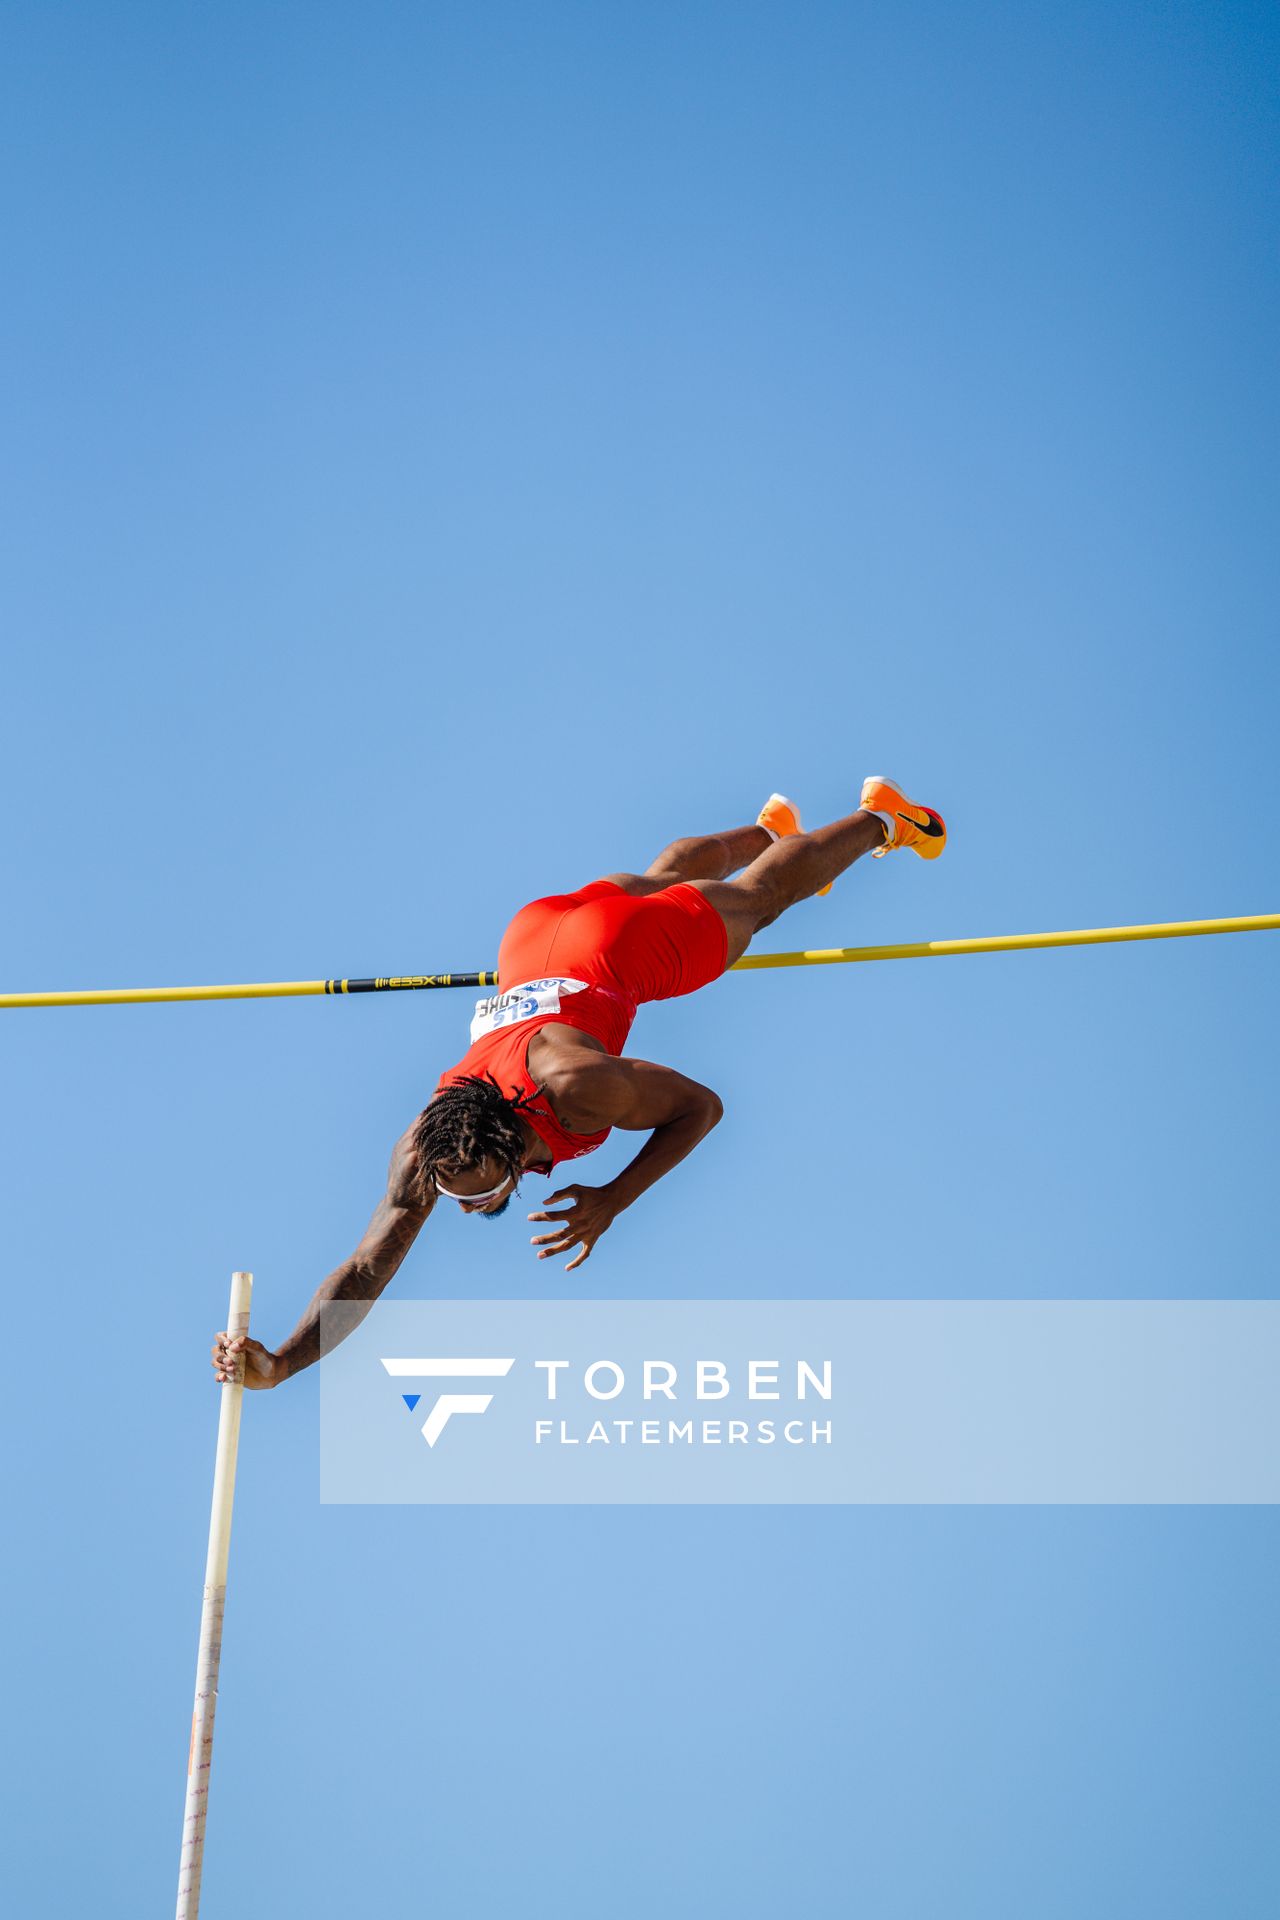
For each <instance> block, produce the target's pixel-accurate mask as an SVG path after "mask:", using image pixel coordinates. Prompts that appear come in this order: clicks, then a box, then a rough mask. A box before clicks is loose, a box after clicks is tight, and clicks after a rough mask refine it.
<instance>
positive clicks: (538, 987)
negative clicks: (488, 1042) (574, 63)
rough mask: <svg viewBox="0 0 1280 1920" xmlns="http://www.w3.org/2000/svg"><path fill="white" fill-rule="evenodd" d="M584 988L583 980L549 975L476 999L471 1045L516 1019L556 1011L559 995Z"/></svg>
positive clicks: (583, 989)
mask: <svg viewBox="0 0 1280 1920" xmlns="http://www.w3.org/2000/svg"><path fill="white" fill-rule="evenodd" d="M586 987H587V982H586V981H585V980H565V979H562V978H560V977H558V976H555V975H553V976H552V977H551V978H549V979H546V980H525V981H524V982H523V983H522V984H521V985H520V986H518V987H508V988H507V990H506V992H505V993H493V994H490V996H489V998H488V999H487V1000H477V1001H476V1010H475V1014H474V1016H473V1018H472V1021H471V1044H472V1046H474V1045H475V1043H476V1041H477V1040H483V1039H484V1037H485V1035H486V1034H487V1033H497V1031H498V1029H499V1028H500V1027H513V1026H515V1024H516V1022H517V1021H518V1020H532V1019H533V1018H534V1017H535V1016H536V1015H537V1014H541V1013H559V1011H560V1001H561V999H562V997H563V996H565V995H567V994H571V993H584V992H585V991H586Z"/></svg>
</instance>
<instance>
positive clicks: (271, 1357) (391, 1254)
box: [210, 1142, 435, 1387]
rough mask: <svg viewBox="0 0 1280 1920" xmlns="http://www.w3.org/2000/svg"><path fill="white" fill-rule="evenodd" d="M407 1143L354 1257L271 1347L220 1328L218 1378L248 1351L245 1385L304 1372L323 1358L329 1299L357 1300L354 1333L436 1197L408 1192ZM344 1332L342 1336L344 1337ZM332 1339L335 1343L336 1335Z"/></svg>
mask: <svg viewBox="0 0 1280 1920" xmlns="http://www.w3.org/2000/svg"><path fill="white" fill-rule="evenodd" d="M403 1145H404V1143H403V1142H401V1143H400V1144H399V1145H398V1146H397V1147H396V1151H395V1153H394V1155H393V1156H392V1160H391V1172H390V1175H389V1177H388V1181H387V1191H386V1193H385V1194H384V1195H383V1197H382V1199H381V1200H380V1201H379V1203H378V1206H377V1209H376V1211H375V1213H374V1216H373V1218H372V1220H371V1221H370V1222H369V1224H368V1226H367V1227H366V1228H365V1231H364V1238H363V1239H362V1240H361V1242H360V1245H359V1246H358V1247H357V1248H356V1250H355V1252H354V1253H353V1254H352V1255H351V1257H350V1259H348V1260H344V1261H343V1262H342V1265H341V1266H340V1267H335V1268H334V1270H333V1272H332V1273H331V1274H330V1275H329V1276H328V1278H327V1279H326V1280H322V1281H321V1283H320V1285H319V1286H318V1287H317V1288H316V1291H315V1293H314V1295H313V1296H312V1299H311V1303H310V1305H309V1306H308V1307H307V1310H306V1312H305V1313H304V1314H303V1316H302V1318H301V1320H299V1322H298V1324H297V1326H296V1327H295V1328H294V1330H293V1332H292V1333H291V1334H290V1335H289V1338H288V1339H287V1340H285V1341H283V1342H282V1343H281V1345H280V1346H279V1347H278V1348H277V1350H276V1352H275V1353H272V1352H271V1351H270V1349H269V1348H267V1347H264V1346H263V1344H262V1342H261V1341H260V1340H252V1339H249V1338H247V1337H242V1338H241V1339H239V1340H228V1338H227V1336H226V1334H225V1333H219V1334H218V1335H217V1336H216V1338H215V1339H214V1343H213V1348H212V1351H211V1356H210V1357H211V1359H212V1361H213V1371H214V1377H215V1378H216V1379H217V1380H219V1381H223V1380H229V1379H230V1378H231V1377H232V1376H231V1370H232V1364H233V1359H234V1356H235V1355H236V1354H238V1353H240V1352H243V1354H244V1357H245V1367H244V1384H245V1385H246V1387H278V1386H279V1385H280V1382H281V1381H282V1380H287V1379H288V1378H289V1377H290V1375H291V1374H295V1373H301V1371H302V1369H303V1368H304V1367H309V1366H310V1365H311V1364H312V1362H313V1361H315V1360H318V1359H319V1358H320V1352H321V1347H320V1311H321V1308H322V1307H326V1306H328V1304H329V1302H330V1301H331V1300H348V1301H355V1302H359V1303H360V1305H361V1310H360V1311H358V1312H352V1313H351V1314H349V1315H345V1316H344V1320H345V1322H346V1328H345V1333H351V1332H352V1331H353V1330H354V1329H355V1328H356V1327H358V1326H359V1324H360V1322H361V1321H362V1320H363V1319H364V1316H365V1314H366V1313H367V1312H368V1311H369V1308H370V1307H371V1306H372V1305H373V1303H374V1301H375V1300H376V1299H377V1298H378V1296H379V1294H380V1293H381V1292H382V1291H383V1289H384V1288H385V1287H386V1286H387V1285H388V1283H389V1282H390V1281H391V1280H392V1279H393V1278H394V1277H395V1275H396V1273H397V1272H398V1271H399V1268H400V1263H401V1261H402V1260H403V1259H404V1257H405V1255H406V1253H408V1251H409V1249H410V1247H411V1246H412V1245H413V1243H414V1241H415V1240H416V1239H417V1237H418V1233H419V1230H420V1229H421V1227H422V1224H423V1222H424V1221H425V1220H426V1218H427V1216H428V1214H429V1213H430V1212H431V1209H432V1207H433V1206H434V1204H435V1202H434V1200H432V1201H430V1202H428V1204H427V1205H426V1206H423V1205H421V1204H419V1202H418V1201H417V1200H416V1199H414V1198H411V1197H410V1195H409V1192H408V1190H407V1182H406V1178H405V1156H404V1152H403ZM345 1333H344V1334H343V1335H340V1336H339V1338H345ZM328 1344H329V1345H333V1344H335V1343H334V1341H333V1339H332V1335H331V1336H330V1339H329V1342H328Z"/></svg>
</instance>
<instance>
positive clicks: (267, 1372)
mask: <svg viewBox="0 0 1280 1920" xmlns="http://www.w3.org/2000/svg"><path fill="white" fill-rule="evenodd" d="M241 1354H243V1355H244V1384H245V1385H246V1387H276V1386H279V1384H280V1382H281V1381H282V1380H283V1379H285V1378H286V1374H285V1370H284V1364H283V1362H282V1361H280V1360H278V1359H277V1358H276V1356H275V1354H274V1353H272V1352H271V1351H270V1350H269V1349H268V1348H267V1347H264V1346H263V1344H262V1342H261V1340H251V1339H250V1338H249V1336H248V1334H242V1335H241V1336H240V1338H239V1339H238V1340H229V1339H228V1338H227V1336H226V1334H225V1333H215V1335H214V1336H213V1345H212V1347H211V1348H210V1349H209V1358H210V1359H211V1360H212V1362H213V1373H214V1378H215V1379H216V1380H217V1382H218V1384H219V1386H221V1385H222V1384H223V1382H224V1381H228V1380H234V1379H235V1377H236V1361H237V1360H238V1359H239V1357H240V1355H241Z"/></svg>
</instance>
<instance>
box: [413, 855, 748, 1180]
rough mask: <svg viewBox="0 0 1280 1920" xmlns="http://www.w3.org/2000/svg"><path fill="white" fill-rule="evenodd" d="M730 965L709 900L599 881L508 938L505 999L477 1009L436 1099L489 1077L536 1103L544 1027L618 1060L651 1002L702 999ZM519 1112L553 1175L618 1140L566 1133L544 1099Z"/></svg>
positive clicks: (533, 914)
mask: <svg viewBox="0 0 1280 1920" xmlns="http://www.w3.org/2000/svg"><path fill="white" fill-rule="evenodd" d="M727 959H728V935H727V934H726V932H725V925H724V921H723V920H722V919H721V918H720V915H719V913H718V912H717V911H716V909H715V908H714V907H713V906H712V904H711V902H710V901H709V900H708V899H707V897H706V895H705V894H703V893H699V891H698V889H697V888H696V887H692V886H689V885H688V884H687V883H686V882H684V881H678V882H677V883H676V884H675V885H674V886H670V887H663V889H662V890H661V892H660V893H650V894H647V895H645V896H644V897H642V898H637V897H636V896H635V895H634V894H629V893H624V892H623V891H622V888H621V887H620V886H618V885H617V884H616V883H615V882H614V881H612V880H596V881H593V882H592V884H591V885H590V886H589V887H580V888H579V889H578V891H577V892H576V893H557V894H552V895H550V896H549V897H548V898H546V899H544V900H531V901H530V903H529V905H528V906H527V907H521V909H520V911H519V913H518V914H517V915H516V917H515V919H514V920H513V921H512V922H511V925H510V926H509V927H508V928H507V930H506V932H505V933H504V935H503V936H502V945H501V947H500V948H499V951H498V979H499V982H500V983H501V988H502V990H501V992H499V993H497V994H495V995H493V996H492V998H490V999H488V1000H481V1001H479V1002H478V1003H477V1006H476V1017H475V1019H474V1020H473V1021H472V1023H471V1035H472V1044H471V1046H470V1047H469V1048H468V1049H467V1051H466V1053H464V1054H463V1056H462V1058H461V1060H459V1062H458V1064H457V1066H456V1067H451V1068H450V1069H449V1071H448V1072H447V1073H443V1074H441V1076H440V1081H439V1085H438V1086H437V1088H436V1092H437V1093H438V1092H439V1091H440V1088H441V1087H447V1086H450V1085H451V1084H452V1083H453V1082H454V1081H457V1080H461V1079H463V1078H465V1077H466V1075H468V1074H485V1073H491V1074H492V1075H493V1076H494V1078H495V1079H496V1080H497V1082H498V1085H499V1086H500V1088H501V1089H502V1091H503V1093H504V1094H510V1095H511V1096H513V1097H514V1096H515V1095H516V1094H520V1093H522V1094H525V1095H526V1096H528V1097H529V1098H530V1099H534V1096H535V1095H536V1094H537V1093H538V1092H539V1087H538V1084H537V1082H536V1081H535V1080H534V1079H533V1077H532V1075H531V1074H530V1072H529V1067H528V1052H529V1042H530V1040H532V1038H533V1036H534V1034H535V1033H537V1031H538V1030H539V1028H540V1027H546V1026H552V1025H560V1026H565V1027H577V1028H578V1030H579V1031H580V1032H582V1033H589V1034H592V1035H593V1036H594V1037H595V1039H597V1040H599V1041H600V1043H601V1045H602V1046H603V1047H604V1049H605V1051H606V1052H607V1053H612V1054H615V1055H616V1054H620V1053H621V1052H622V1049H623V1047H624V1046H625V1045H626V1040H627V1035H628V1033H630V1031H631V1024H632V1022H633V1020H634V1019H635V1017H636V1011H637V1009H638V1008H639V1007H640V1006H641V1005H642V1004H643V1002H644V1001H646V1000H672V999H675V998H676V997H677V995H679V994H684V993H696V991H697V989H698V988H699V987H705V986H707V985H708V983H709V982H710V981H712V980H718V979H719V977H720V975H721V974H722V973H723V972H724V969H725V962H726V960H727ZM516 989H521V991H516ZM521 1111H522V1113H523V1115H524V1117H525V1119H527V1120H528V1122H529V1125H530V1126H531V1127H532V1128H533V1129H534V1131H535V1133H537V1135H538V1136H539V1138H540V1139H541V1140H542V1141H543V1142H544V1144H545V1145H546V1148H547V1151H548V1153H549V1154H550V1156H551V1166H552V1167H554V1166H557V1165H558V1164H559V1163H560V1161H562V1160H573V1159H576V1158H577V1157H578V1155H579V1154H583V1153H590V1152H591V1151H592V1149H593V1148H594V1147H598V1146H599V1145H600V1144H601V1142H602V1141H604V1140H607V1139H608V1137H609V1131H610V1130H609V1128H608V1127H605V1128H604V1130H603V1131H602V1132H600V1133H570V1132H568V1130H567V1129H566V1128H564V1127H562V1126H561V1125H560V1122H559V1121H558V1120H557V1119H556V1118H555V1115H554V1114H553V1113H552V1111H551V1109H550V1107H549V1106H548V1104H547V1102H546V1101H545V1100H541V1101H538V1100H536V1099H535V1100H534V1106H533V1108H532V1109H530V1108H527V1107H526V1108H522V1110H521ZM530 1171H531V1172H536V1173H549V1172H550V1171H551V1168H550V1167H535V1168H531V1169H530Z"/></svg>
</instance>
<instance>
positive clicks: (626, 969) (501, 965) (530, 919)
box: [498, 880, 729, 1005]
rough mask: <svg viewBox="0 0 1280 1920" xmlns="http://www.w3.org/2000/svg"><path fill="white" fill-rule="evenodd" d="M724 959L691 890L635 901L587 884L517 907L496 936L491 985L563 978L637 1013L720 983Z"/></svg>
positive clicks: (708, 916) (606, 885) (723, 937)
mask: <svg viewBox="0 0 1280 1920" xmlns="http://www.w3.org/2000/svg"><path fill="white" fill-rule="evenodd" d="M728 958H729V936H728V934H727V932H726V931H725V924H724V921H723V920H722V919H721V918H720V915H719V913H718V912H717V911H716V909H715V908H714V907H713V906H712V904H711V902H710V901H709V900H708V899H707V897H706V895H705V894H703V893H699V891H698V889H697V888H696V887H691V886H689V885H687V884H686V883H685V882H684V881H677V883H676V884H675V885H674V886H671V887H663V889H662V891H661V892H660V893H650V894H646V895H644V896H642V897H637V896H636V895H634V894H629V893H624V892H623V891H622V888H621V887H620V886H618V885H617V884H616V882H614V881H612V880H594V881H592V883H591V885H590V886H588V887H579V889H578V891H577V892H576V893H556V894H551V895H550V896H549V897H548V898H547V899H545V900H531V901H530V902H529V905H528V906H527V907H521V909H520V911H519V913H518V914H517V915H516V917H515V919H514V920H513V921H512V922H511V925H510V926H509V927H508V928H507V930H506V932H505V933H504V934H503V936H502V945H501V947H500V948H499V950H498V982H499V985H500V986H501V987H502V988H503V989H504V990H505V989H506V988H508V987H514V986H519V985H521V984H522V983H523V982H524V981H525V980H539V979H542V978H543V977H544V976H546V975H549V974H563V975H565V976H566V977H567V978H570V979H574V980H585V981H587V982H588V984H589V985H592V986H600V987H608V988H610V989H612V991H613V992H615V993H620V994H622V995H624V996H625V997H626V998H627V999H628V1000H631V1001H633V1002H635V1003H636V1004H637V1005H639V1003H640V1002H641V1001H644V1000H671V999H674V998H675V996H676V995H677V994H681V993H696V991H697V989H698V988H699V987H705V986H707V985H708V984H709V983H710V982H711V981H712V980H718V979H719V978H720V975H721V974H722V973H723V972H724V970H725V964H726V962H727V960H728Z"/></svg>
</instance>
